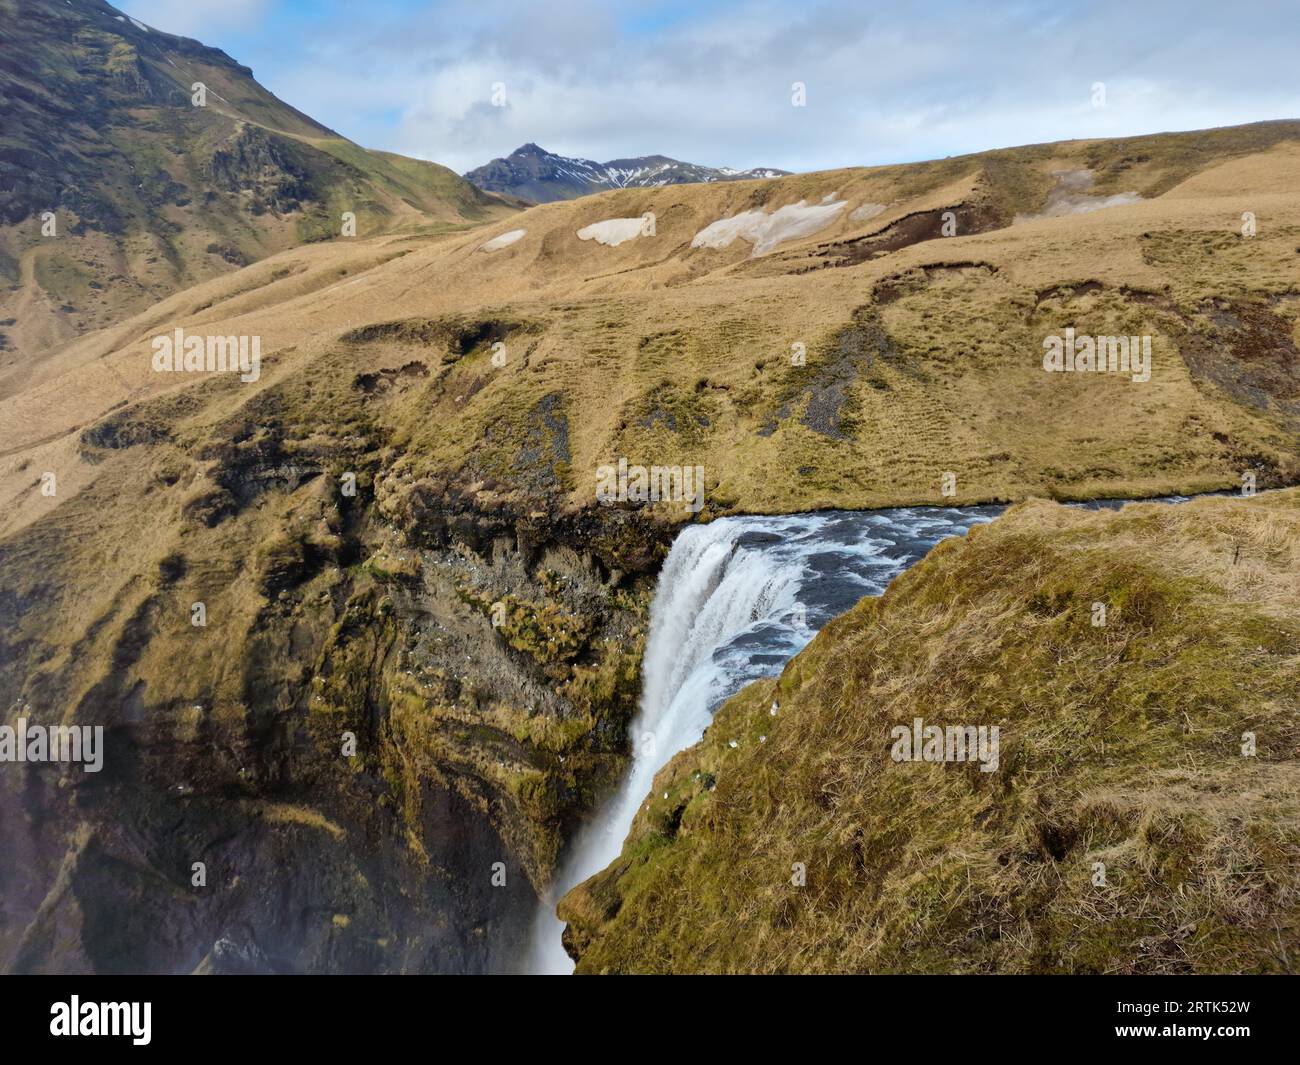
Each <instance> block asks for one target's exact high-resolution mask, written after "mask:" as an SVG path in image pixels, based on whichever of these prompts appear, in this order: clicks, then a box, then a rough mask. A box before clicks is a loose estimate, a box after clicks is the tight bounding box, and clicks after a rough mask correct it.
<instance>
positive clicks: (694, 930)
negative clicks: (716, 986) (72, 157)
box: [559, 489, 1300, 973]
mask: <svg viewBox="0 0 1300 1065" xmlns="http://www.w3.org/2000/svg"><path fill="white" fill-rule="evenodd" d="M1095 603H1102V604H1105V606H1106V616H1105V624H1104V626H1095V625H1094V624H1093V619H1094V616H1095V609H1094V604H1095ZM774 707H775V708H776V709H775V713H773V708H774ZM1297 711H1300V491H1296V490H1294V489H1293V490H1289V491H1285V492H1278V493H1270V494H1268V495H1265V496H1261V497H1256V498H1254V499H1252V500H1244V499H1236V498H1225V497H1215V498H1205V499H1201V500H1197V501H1194V502H1191V503H1187V504H1184V505H1179V506H1165V505H1159V504H1146V505H1130V506H1127V507H1125V508H1124V509H1123V510H1122V511H1120V512H1118V513H1115V512H1111V511H1100V512H1090V511H1085V510H1080V509H1073V508H1067V507H1063V506H1060V505H1057V504H1054V503H1048V502H1041V501H1034V502H1029V503H1025V504H1023V505H1021V506H1018V507H1015V508H1013V509H1012V510H1010V511H1009V512H1008V513H1007V514H1006V515H1005V516H1004V517H1002V518H1001V519H999V520H998V521H996V522H994V523H993V524H992V525H989V526H981V527H976V528H975V529H974V530H972V532H971V533H970V534H969V535H968V536H967V537H965V538H963V539H954V540H948V541H945V542H944V543H943V544H941V545H940V546H939V547H937V548H936V549H935V550H934V551H933V552H931V554H930V556H929V557H927V558H926V559H925V560H924V561H922V562H921V563H918V564H917V565H916V566H915V567H914V568H913V569H911V570H910V571H908V572H907V573H905V574H904V575H903V576H901V577H900V578H898V579H897V580H896V581H895V582H894V584H893V585H892V586H891V587H890V588H889V589H888V591H887V592H886V593H885V595H884V596H883V597H881V598H878V599H866V600H863V601H862V602H861V603H860V604H859V605H858V606H857V607H855V608H854V609H853V610H852V611H850V612H849V613H848V614H846V615H845V616H844V617H842V618H840V619H839V620H837V621H835V622H833V623H832V624H831V625H829V626H828V627H827V628H826V629H824V630H823V631H822V632H821V633H820V634H819V635H818V637H817V638H816V639H815V640H814V641H813V643H812V644H811V645H810V646H809V647H808V648H807V649H806V650H805V651H804V652H803V653H802V654H800V655H799V656H798V657H796V658H795V659H794V660H793V661H791V662H790V663H789V665H787V667H786V669H785V671H784V673H783V674H782V675H781V676H780V677H779V678H777V679H775V680H771V681H762V682H758V683H755V684H754V685H752V686H750V687H749V688H747V689H746V690H744V691H743V692H741V693H740V694H738V695H737V696H735V697H734V698H733V699H732V700H730V701H729V702H728V703H727V704H726V705H725V706H724V707H723V708H722V709H721V710H720V711H719V712H718V713H717V715H716V716H715V718H714V720H713V724H712V725H711V726H710V728H709V730H708V732H707V733H706V734H705V737H704V739H703V740H702V741H701V742H700V743H699V744H698V745H697V746H696V747H694V748H691V749H689V750H687V751H684V752H683V753H682V754H680V755H679V756H678V757H677V758H676V759H674V761H673V762H672V763H670V764H669V766H667V767H666V768H665V769H664V770H663V771H662V772H661V773H660V775H659V777H658V778H657V779H656V781H655V785H654V788H653V791H652V793H651V794H650V795H649V796H647V799H646V803H645V805H644V807H643V808H642V811H641V813H640V814H639V815H638V820H637V823H636V825H635V826H634V828H633V830H632V833H631V836H630V837H629V840H628V842H627V844H626V845H625V847H624V850H623V854H622V856H621V857H620V858H619V859H618V860H617V861H616V862H614V863H613V864H612V865H611V866H609V867H608V868H607V869H606V870H605V871H604V872H603V873H600V874H598V875H597V876H595V877H593V878H592V879H591V880H588V881H587V882H586V883H584V884H582V885H580V886H579V887H578V888H576V889H575V890H574V891H573V892H571V893H570V894H569V895H567V896H566V897H565V898H564V899H563V900H562V901H561V903H560V908H559V909H560V914H561V917H562V918H563V919H565V920H566V921H568V922H569V928H568V931H567V933H566V937H567V939H566V941H567V943H568V944H569V946H570V949H571V950H574V951H576V952H577V954H578V956H579V964H578V971H579V972H585V973H601V972H782V973H798V972H872V973H879V972H913V973H970V972H1001V973H1024V972H1073V973H1154V972H1167V973H1196V972H1204V973H1224V972H1253V973H1278V972H1294V967H1295V959H1296V957H1297V953H1298V952H1300V718H1298V717H1297ZM918 717H919V718H921V719H923V721H924V722H925V723H926V724H935V725H940V726H947V725H975V726H979V725H986V726H993V725H997V726H999V728H1000V730H1001V731H1000V758H999V760H998V761H999V764H998V767H997V769H996V771H994V772H988V773H985V772H982V771H981V770H980V767H979V765H978V764H975V763H971V762H966V763H961V764H959V763H946V764H945V763H925V762H903V761H895V760H893V758H892V757H891V750H892V749H893V746H894V743H895V736H894V735H893V734H892V733H891V729H892V728H893V727H894V726H896V725H904V726H907V727H908V728H909V729H910V728H911V727H912V723H913V720H914V719H915V718H918ZM1250 745H1253V746H1250ZM1248 746H1249V749H1250V752H1251V753H1250V754H1244V753H1243V752H1244V751H1246V750H1247V749H1248ZM800 863H801V864H802V867H803V876H802V877H800V875H799V869H798V864H800ZM800 880H801V881H802V882H801V883H796V881H800Z"/></svg>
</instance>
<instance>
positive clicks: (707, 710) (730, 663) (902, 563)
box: [524, 507, 1002, 973]
mask: <svg viewBox="0 0 1300 1065" xmlns="http://www.w3.org/2000/svg"><path fill="white" fill-rule="evenodd" d="M1001 509H1002V508H1000V507H960V508H959V507H941V508H933V507H915V508H901V509H897V510H883V511H864V512H853V511H825V512H821V513H816V514H795V515H786V516H781V517H740V518H722V519H719V520H718V521H715V522H712V523H710V524H708V525H695V526H690V527H688V528H686V529H683V530H682V532H681V533H679V534H678V536H677V538H676V540H674V541H673V546H672V549H671V550H670V551H669V553H668V558H667V560H666V561H665V562H664V567H663V571H662V572H661V574H660V577H659V585H658V590H657V591H656V594H655V598H654V602H653V603H652V604H651V607H650V630H649V636H648V638H647V641H646V650H645V659H644V662H643V664H642V690H641V702H640V708H639V711H638V713H637V716H636V718H635V719H634V720H633V722H632V726H631V731H630V735H631V737H632V764H631V765H630V767H629V768H628V771H627V775H626V776H625V778H624V780H623V782H622V783H621V784H620V786H619V788H618V790H617V791H616V792H615V794H614V795H612V796H611V797H610V799H609V800H608V801H607V802H606V803H605V804H604V806H603V807H602V808H601V809H600V810H598V811H597V812H596V814H595V815H594V816H593V817H592V819H591V820H590V821H588V823H587V824H586V825H585V826H584V827H583V828H582V829H581V831H579V833H578V834H577V836H576V837H575V839H574V841H573V844H572V846H571V847H570V848H569V850H568V853H567V856H566V858H565V860H564V861H563V863H562V865H561V867H560V870H559V872H558V874H557V876H556V878H555V883H554V885H553V886H552V889H551V891H550V892H549V894H548V897H546V898H544V899H543V900H542V904H541V908H540V911H539V913H538V917H537V920H536V922H535V924H534V928H533V934H532V941H531V943H530V945H529V948H528V956H527V959H526V961H525V965H524V968H525V971H528V972H533V973H569V972H572V971H573V961H572V960H571V959H570V958H569V956H568V955H567V954H566V953H565V952H564V948H563V947H562V946H561V944H560V933H561V931H562V930H563V925H562V923H561V922H560V920H559V919H558V918H557V917H556V916H555V903H556V901H557V900H558V899H559V897H560V896H561V895H563V894H564V892H566V891H568V890H569V889H570V888H571V887H573V886H574V885H576V884H579V883H581V882H582V881H583V880H585V879H586V878H587V877H589V876H591V875H592V874H594V873H597V872H599V871H600V870H601V869H603V868H604V867H605V866H606V865H608V864H609V863H610V862H611V861H613V860H614V859H615V858H616V857H618V854H619V852H620V851H621V850H622V847H623V841H624V839H625V838H626V836H627V833H628V830H629V828H631V825H632V821H633V819H634V818H635V816H636V812H637V809H638V808H639V807H640V805H641V803H642V802H643V801H644V799H645V797H646V795H647V794H648V793H649V791H650V786H651V784H652V783H653V781H654V776H655V774H656V773H657V772H658V771H659V770H660V769H662V768H663V766H664V765H665V764H667V762H668V761H669V760H670V759H671V758H672V757H673V755H675V754H676V753H677V752H678V751H681V750H683V749H685V748H686V747H689V746H691V745H692V744H693V743H695V742H696V741H697V740H699V738H700V737H701V736H702V735H703V734H704V730H705V729H706V728H707V727H708V724H709V720H710V718H711V716H712V714H713V711H714V710H716V709H717V708H718V706H720V705H721V704H722V703H723V702H724V701H725V700H726V699H727V698H729V697H730V696H731V695H733V694H735V693H736V692H737V691H739V690H740V689H741V688H742V687H744V685H745V684H748V683H749V682H750V681H752V680H756V679H758V678H759V677H764V676H772V675H773V674H775V673H778V672H780V670H781V668H782V667H783V666H784V664H785V663H786V662H788V661H789V660H790V659H791V658H792V657H794V655H796V654H798V652H799V651H800V650H801V649H802V648H803V647H804V646H805V645H806V644H807V643H808V641H809V640H811V639H812V638H813V636H814V635H816V633H817V630H818V629H820V628H821V626H822V625H824V624H825V623H826V622H827V621H829V620H830V619H831V618H833V617H837V616H838V615H839V614H842V613H843V612H844V611H845V610H847V609H849V607H851V606H852V605H853V604H854V603H856V602H857V601H858V600H859V599H860V598H862V596H864V595H879V594H880V593H881V592H883V591H884V589H885V586H886V585H887V584H888V583H889V581H890V580H892V579H893V577H894V576H896V575H897V574H898V573H900V572H901V571H902V570H904V569H906V568H907V566H909V565H911V564H912V563H913V562H915V561H916V560H917V559H918V558H920V557H921V556H922V555H924V554H925V553H926V552H927V551H928V550H929V549H930V548H931V547H932V546H933V545H934V544H935V543H937V542H938V541H939V540H941V539H943V538H944V537H947V536H959V535H961V534H963V533H965V532H966V530H967V529H968V528H969V527H970V526H971V525H973V524H975V523H977V522H983V521H991V520H992V519H993V518H994V517H996V516H997V515H998V514H999V513H1001Z"/></svg>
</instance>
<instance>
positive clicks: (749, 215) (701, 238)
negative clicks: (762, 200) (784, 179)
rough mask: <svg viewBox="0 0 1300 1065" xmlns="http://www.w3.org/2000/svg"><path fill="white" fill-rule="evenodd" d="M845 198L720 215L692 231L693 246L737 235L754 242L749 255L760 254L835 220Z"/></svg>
mask: <svg viewBox="0 0 1300 1065" xmlns="http://www.w3.org/2000/svg"><path fill="white" fill-rule="evenodd" d="M845 205H846V201H844V200H840V201H838V202H836V203H819V204H815V205H811V206H810V205H808V204H806V203H805V202H804V201H803V200H800V201H799V202H798V203H794V204H790V205H788V206H786V207H781V208H779V209H778V210H776V211H774V212H773V213H772V214H767V213H765V212H764V211H763V210H762V208H757V209H755V210H753V211H742V212H741V213H740V214H738V215H733V216H732V217H731V218H720V219H718V221H716V222H714V223H713V224H712V225H708V226H705V227H704V228H703V229H701V230H700V231H699V232H698V233H696V234H695V239H694V240H692V241H691V247H692V248H726V247H730V245H731V242H732V241H734V240H735V239H736V238H737V237H740V238H741V239H742V240H747V241H749V243H750V244H752V245H754V250H753V252H752V253H751V254H752V255H763V254H765V253H767V252H769V251H771V250H772V249H773V248H775V247H776V246H777V245H778V244H780V243H781V242H782V241H786V240H796V239H798V238H799V237H807V236H811V235H812V234H813V233H816V232H818V231H819V230H822V229H825V228H826V227H827V226H828V225H830V224H831V223H832V222H834V221H835V219H836V217H837V216H838V215H839V213H840V211H842V210H843V209H844V207H845Z"/></svg>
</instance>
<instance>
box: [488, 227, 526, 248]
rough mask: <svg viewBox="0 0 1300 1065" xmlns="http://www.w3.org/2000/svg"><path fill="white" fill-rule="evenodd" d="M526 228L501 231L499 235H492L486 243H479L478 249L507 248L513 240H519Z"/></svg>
mask: <svg viewBox="0 0 1300 1065" xmlns="http://www.w3.org/2000/svg"><path fill="white" fill-rule="evenodd" d="M527 232H528V230H526V229H511V230H509V231H507V232H505V233H502V234H501V235H500V236H499V237H493V238H492V239H491V240H489V241H488V242H487V243H486V244H481V245H479V249H478V250H479V251H500V250H501V249H502V248H508V247H510V245H511V244H513V243H514V242H515V241H517V240H519V239H520V238H521V237H522V236H523V235H524V234H525V233H527Z"/></svg>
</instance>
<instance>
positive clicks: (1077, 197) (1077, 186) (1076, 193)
mask: <svg viewBox="0 0 1300 1065" xmlns="http://www.w3.org/2000/svg"><path fill="white" fill-rule="evenodd" d="M1053 177H1055V178H1056V187H1055V188H1054V189H1052V191H1051V192H1050V193H1048V196H1047V202H1046V203H1045V204H1044V205H1043V209H1042V210H1041V211H1040V212H1039V213H1038V214H1020V215H1016V218H1015V220H1016V221H1017V222H1033V221H1035V220H1036V219H1039V218H1063V217H1065V216H1066V215H1072V214H1091V213H1092V212H1093V211H1101V210H1104V209H1105V208H1107V207H1125V206H1127V205H1128V204H1130V203H1141V202H1142V197H1141V196H1140V195H1139V194H1138V193H1136V192H1120V193H1116V194H1115V195H1114V196H1093V195H1091V194H1090V193H1089V192H1088V189H1090V188H1092V180H1093V173H1092V171H1091V170H1057V171H1056V172H1055V173H1054V174H1053Z"/></svg>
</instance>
